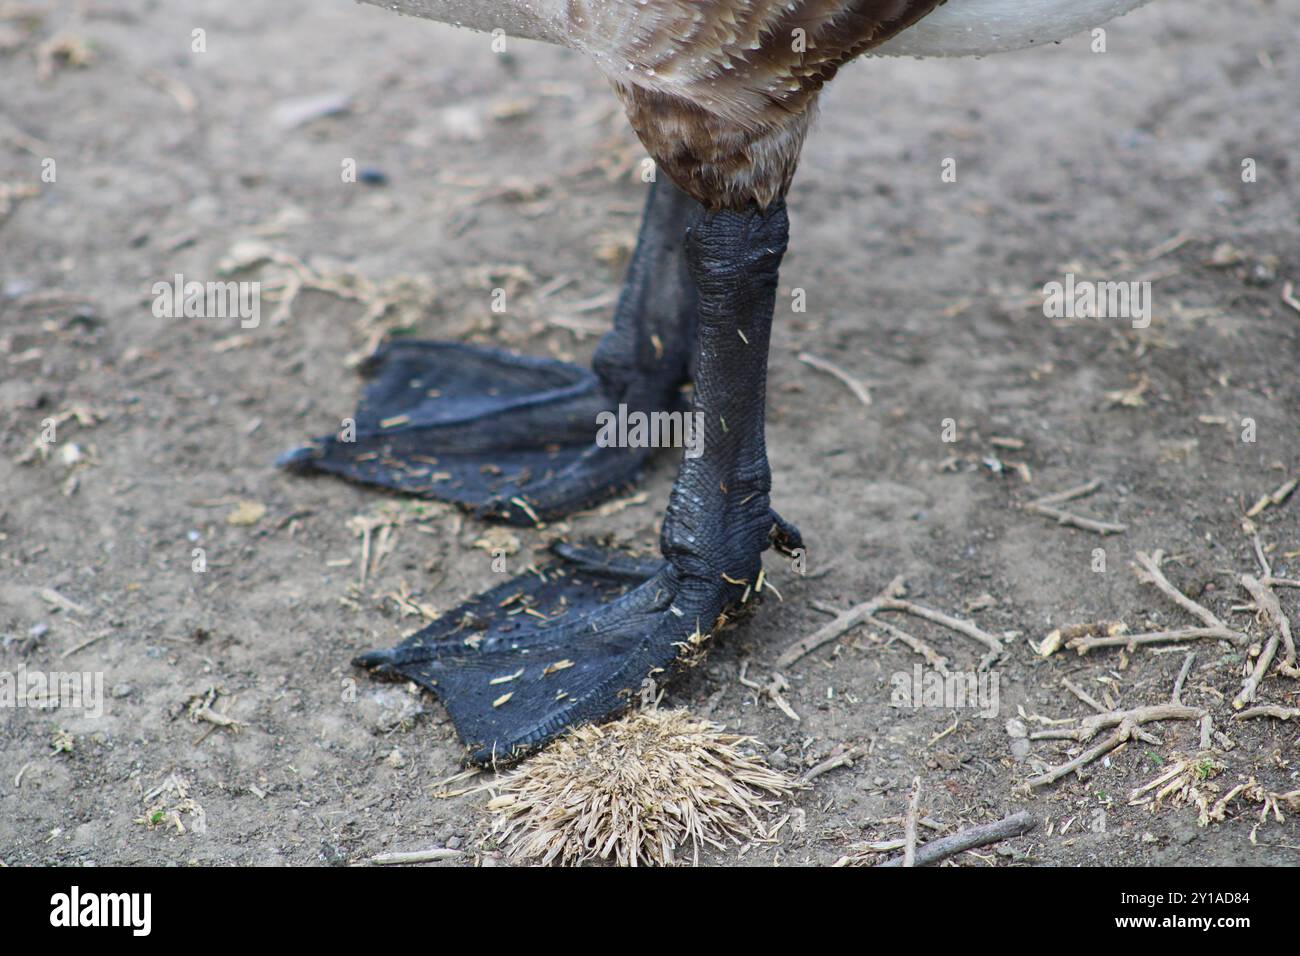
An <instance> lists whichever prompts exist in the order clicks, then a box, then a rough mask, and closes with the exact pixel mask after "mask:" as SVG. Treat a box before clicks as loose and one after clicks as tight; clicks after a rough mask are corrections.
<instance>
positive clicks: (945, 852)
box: [876, 810, 1038, 866]
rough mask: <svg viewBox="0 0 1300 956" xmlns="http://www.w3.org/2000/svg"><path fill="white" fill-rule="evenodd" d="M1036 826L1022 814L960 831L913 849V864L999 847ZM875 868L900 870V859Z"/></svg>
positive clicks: (926, 863)
mask: <svg viewBox="0 0 1300 956" xmlns="http://www.w3.org/2000/svg"><path fill="white" fill-rule="evenodd" d="M1037 825H1038V821H1037V820H1035V819H1034V817H1033V816H1032V815H1031V814H1030V813H1029V811H1028V810H1022V811H1020V812H1019V813H1014V814H1012V815H1011V816H1009V817H1006V818H1005V819H1002V820H998V821H997V822H996V823H984V824H981V825H980V826H977V827H969V828H967V829H965V830H959V831H957V832H956V833H952V834H949V835H948V836H946V837H940V838H939V839H937V840H931V841H930V842H929V843H926V844H924V845H922V846H919V847H917V848H916V856H915V859H914V861H913V862H914V864H915V865H916V866H929V865H930V864H931V863H938V862H939V861H940V860H946V859H947V858H948V857H950V856H955V855H957V854H958V853H962V852H964V851H966V850H973V849H975V848H976V847H980V846H988V845H989V844H990V843H1001V842H1002V841H1003V840H1009V839H1011V838H1012V837H1018V836H1020V835H1022V834H1024V833H1028V832H1029V831H1030V830H1032V829H1034V827H1036V826H1037ZM876 865H877V866H903V865H904V864H903V857H901V856H896V857H893V858H891V859H888V860H886V861H885V862H883V863H878V864H876Z"/></svg>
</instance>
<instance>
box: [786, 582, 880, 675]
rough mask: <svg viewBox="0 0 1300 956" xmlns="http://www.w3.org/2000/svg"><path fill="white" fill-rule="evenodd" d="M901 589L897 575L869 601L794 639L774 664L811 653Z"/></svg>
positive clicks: (848, 629) (859, 622) (842, 632)
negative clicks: (805, 635) (804, 635)
mask: <svg viewBox="0 0 1300 956" xmlns="http://www.w3.org/2000/svg"><path fill="white" fill-rule="evenodd" d="M902 589H903V577H902V575H899V576H898V577H896V578H894V580H892V581H890V582H889V585H888V586H887V587H886V588H885V589H884V590H883V591H881V592H880V593H879V594H877V595H876V596H875V597H874V598H872V599H871V600H870V601H864V602H863V603H862V604H859V605H857V606H856V607H851V608H849V609H848V610H847V611H841V612H840V613H839V614H838V615H837V616H836V618H835V620H833V621H830V622H829V623H827V624H824V625H822V626H821V627H819V628H818V629H817V630H815V631H813V632H812V633H811V634H809V635H808V636H807V637H803V638H800V639H799V640H797V641H795V642H794V643H793V644H791V645H790V646H789V647H787V648H786V649H785V650H784V651H782V653H781V656H780V657H778V658H777V659H776V666H777V667H780V668H785V667H789V666H790V665H791V664H793V663H794V662H795V661H797V660H799V659H800V658H802V657H804V656H806V655H808V654H811V653H812V652H813V651H815V650H817V648H819V647H821V646H822V645H824V644H829V643H830V642H831V641H833V640H835V639H836V638H838V637H841V636H842V635H844V634H846V633H847V632H848V631H851V630H852V629H853V628H855V627H857V626H858V625H859V624H861V623H862V622H863V621H864V620H865V619H866V618H867V617H869V616H870V615H872V614H874V613H875V612H876V611H877V610H879V608H880V603H881V602H882V601H885V600H888V599H889V598H891V597H893V596H894V595H896V594H898V593H900V592H901V591H902Z"/></svg>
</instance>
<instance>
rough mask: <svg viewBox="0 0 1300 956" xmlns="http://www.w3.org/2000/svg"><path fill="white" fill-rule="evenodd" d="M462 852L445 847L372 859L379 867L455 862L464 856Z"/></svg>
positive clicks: (373, 857) (384, 855)
mask: <svg viewBox="0 0 1300 956" xmlns="http://www.w3.org/2000/svg"><path fill="white" fill-rule="evenodd" d="M464 855H465V854H464V851H462V850H448V849H444V848H443V847H433V848H432V849H429V850H410V851H406V852H402V853H380V854H379V855H378V856H372V857H371V858H370V862H371V863H376V864H378V865H379V866H390V865H392V864H394V863H432V862H436V861H438V860H454V859H456V858H457V857H459V856H464Z"/></svg>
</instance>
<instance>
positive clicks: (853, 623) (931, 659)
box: [776, 576, 1003, 675]
mask: <svg viewBox="0 0 1300 956" xmlns="http://www.w3.org/2000/svg"><path fill="white" fill-rule="evenodd" d="M903 593H904V588H903V578H902V577H901V576H899V577H896V578H894V580H892V581H890V582H889V586H888V587H886V588H885V589H884V590H883V591H881V592H880V593H879V594H877V595H876V596H875V597H873V598H872V599H871V600H869V601H864V602H863V603H861V604H859V605H857V606H856V607H851V608H849V609H848V610H847V611H840V612H838V613H837V614H836V616H835V619H834V620H833V621H831V622H830V623H828V624H824V625H822V626H821V627H820V628H818V629H817V630H816V631H814V632H813V633H812V634H809V635H808V636H807V637H804V638H801V639H799V640H797V641H795V642H794V643H793V644H791V645H790V646H789V647H787V648H786V649H785V650H784V651H783V652H782V653H781V656H780V657H778V658H777V659H776V666H777V667H778V668H782V669H784V668H786V667H789V666H790V665H791V664H793V663H795V661H797V660H799V659H800V658H801V657H804V656H805V655H807V654H810V653H812V652H813V651H815V650H816V649H817V648H819V647H821V646H823V645H825V644H829V643H830V642H831V641H833V640H835V639H836V638H838V637H840V636H842V635H843V634H845V633H846V632H848V631H849V630H851V629H853V628H855V627H857V626H858V625H859V624H869V625H870V626H872V627H874V628H876V629H877V630H880V631H884V632H885V633H886V634H888V635H889V636H890V637H893V638H894V639H895V640H898V641H901V642H902V643H904V644H906V645H907V646H908V647H910V648H911V649H912V650H914V651H915V652H916V653H918V654H920V655H921V656H922V657H924V658H925V659H926V661H927V662H928V663H929V664H930V666H932V667H933V668H935V670H937V671H939V672H940V673H942V674H945V675H946V674H947V673H948V662H947V660H946V659H945V658H944V657H942V656H941V655H940V654H939V653H938V652H937V651H935V650H934V648H932V647H931V646H930V645H929V644H927V643H926V642H925V641H922V640H920V639H919V638H916V637H913V636H912V635H911V634H908V633H907V632H906V631H904V630H902V629H901V628H898V627H895V626H894V625H892V624H889V623H887V622H885V621H882V620H880V619H879V618H877V617H875V615H876V614H879V613H881V612H884V611H897V612H899V613H901V614H910V615H912V616H913V617H919V618H922V619H924V620H927V621H930V622H932V623H934V624H939V625H941V626H943V627H946V628H948V629H949V630H951V631H956V632H957V633H958V634H964V635H966V636H967V637H970V638H973V639H974V640H976V641H979V642H980V643H981V644H983V645H984V646H985V647H987V648H988V649H989V653H988V654H986V655H985V657H984V659H983V660H982V661H981V662H980V668H981V669H985V668H987V667H988V666H990V665H991V664H992V662H993V661H995V660H997V658H998V657H1000V656H1001V655H1002V652H1003V647H1002V642H1001V641H1000V640H998V638H996V637H994V636H993V635H992V634H988V633H985V632H984V631H982V630H980V629H979V628H978V627H976V626H975V625H974V624H972V623H971V622H970V621H967V620H964V619H962V618H957V617H952V616H951V615H948V614H944V613H943V612H942V611H935V610H933V609H931V608H928V607H922V606H921V605H920V604H915V603H913V602H911V601H905V600H903V599H902V595H903Z"/></svg>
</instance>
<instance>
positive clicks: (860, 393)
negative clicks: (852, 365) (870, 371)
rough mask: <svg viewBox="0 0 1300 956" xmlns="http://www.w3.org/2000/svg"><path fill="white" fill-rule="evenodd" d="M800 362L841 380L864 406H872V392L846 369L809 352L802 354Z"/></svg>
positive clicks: (800, 354)
mask: <svg viewBox="0 0 1300 956" xmlns="http://www.w3.org/2000/svg"><path fill="white" fill-rule="evenodd" d="M799 361H800V362H803V364H804V365H808V366H811V367H812V368H815V369H817V371H819V372H825V373H826V374H827V375H830V376H831V377H833V378H836V379H839V381H841V382H842V383H844V385H845V386H847V387H848V389H849V391H850V392H852V393H853V394H854V395H855V396H857V399H858V401H860V402H861V403H862V404H863V405H867V406H870V405H871V392H869V391H868V390H867V386H866V385H865V384H863V383H862V382H861V381H859V380H858V379H856V378H854V377H853V376H852V375H850V374H849V373H848V372H846V371H844V369H842V368H840V367H839V366H837V365H833V364H831V363H830V362H828V361H826V359H824V358H818V357H817V356H816V355H811V354H809V353H808V352H800V353H799Z"/></svg>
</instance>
